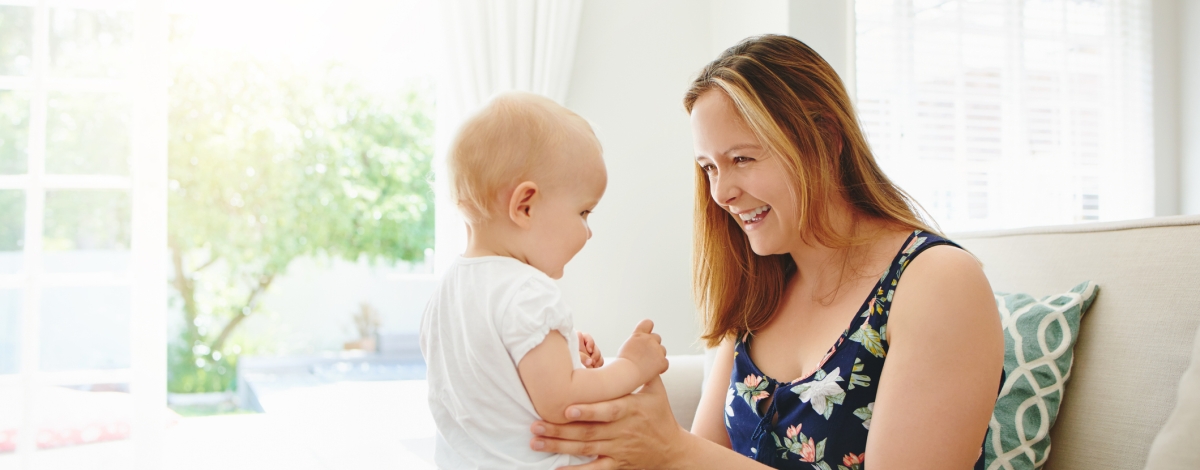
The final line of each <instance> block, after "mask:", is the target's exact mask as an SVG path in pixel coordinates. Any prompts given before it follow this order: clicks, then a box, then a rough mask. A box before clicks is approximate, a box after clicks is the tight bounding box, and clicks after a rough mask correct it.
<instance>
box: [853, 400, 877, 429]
mask: <svg viewBox="0 0 1200 470" xmlns="http://www.w3.org/2000/svg"><path fill="white" fill-rule="evenodd" d="M874 413H875V402H871V403H867V406H864V407H862V408H859V409H857V410H854V416H857V417H858V419H861V420H862V422H863V423H862V424H863V428H864V429H867V430H870V429H871V415H872V414H874Z"/></svg>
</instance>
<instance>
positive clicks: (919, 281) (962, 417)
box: [866, 246, 1004, 470]
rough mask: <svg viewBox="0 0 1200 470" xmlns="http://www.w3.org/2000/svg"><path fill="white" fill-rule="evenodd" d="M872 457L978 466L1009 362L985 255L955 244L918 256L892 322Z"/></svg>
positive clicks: (894, 463)
mask: <svg viewBox="0 0 1200 470" xmlns="http://www.w3.org/2000/svg"><path fill="white" fill-rule="evenodd" d="M887 334H888V342H889V343H890V345H889V348H888V353H887V361H886V362H885V363H884V366H883V372H882V373H881V376H880V378H879V390H878V392H877V396H876V401H875V407H874V413H873V416H872V419H871V433H870V434H869V437H868V438H867V451H866V454H867V461H868V462H870V464H869V465H870V468H871V469H872V470H892V469H917V468H919V469H962V468H971V466H972V465H973V464H974V462H975V461H976V459H978V457H979V452H980V451H981V448H980V446H981V445H982V444H983V438H984V435H985V434H986V432H987V426H988V420H989V419H990V418H991V415H992V408H993V407H994V406H995V403H996V393H997V390H998V389H999V387H1000V374H1001V370H1002V368H1003V365H1004V336H1003V331H1002V329H1001V325H1000V316H999V313H997V311H996V303H995V300H994V298H993V297H992V291H991V287H990V286H989V285H988V281H987V278H986V277H984V275H983V270H982V269H981V268H980V266H979V262H978V261H976V260H975V258H974V257H972V256H971V255H970V254H969V253H967V252H965V251H962V250H960V249H957V248H954V247H949V246H938V247H933V248H930V249H929V250H927V251H926V252H925V253H924V254H922V255H921V256H920V257H918V258H916V259H915V260H913V262H912V263H911V264H910V265H909V266H908V268H907V269H906V270H905V272H904V278H903V279H901V281H900V285H899V286H898V288H897V289H896V294H895V299H894V300H893V303H892V309H891V313H890V314H889V318H888V325H887Z"/></svg>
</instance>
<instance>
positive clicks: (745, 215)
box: [737, 206, 771, 227]
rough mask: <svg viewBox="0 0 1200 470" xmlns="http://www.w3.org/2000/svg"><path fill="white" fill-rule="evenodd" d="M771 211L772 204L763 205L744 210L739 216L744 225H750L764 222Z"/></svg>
mask: <svg viewBox="0 0 1200 470" xmlns="http://www.w3.org/2000/svg"><path fill="white" fill-rule="evenodd" d="M768 212H771V206H762V207H759V208H756V209H753V210H748V211H746V212H742V213H740V214H738V215H737V216H738V217H739V218H741V219H742V226H743V227H749V226H751V225H754V224H757V223H759V222H762V220H763V218H764V217H766V216H767V213H768Z"/></svg>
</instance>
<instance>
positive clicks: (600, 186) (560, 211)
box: [526, 152, 608, 279]
mask: <svg viewBox="0 0 1200 470" xmlns="http://www.w3.org/2000/svg"><path fill="white" fill-rule="evenodd" d="M561 175H562V176H561V177H562V178H563V179H564V181H556V182H554V183H553V184H551V185H547V186H546V189H545V191H546V192H545V193H543V194H542V196H543V197H542V198H541V204H540V207H536V208H534V209H533V217H532V218H531V230H530V232H529V237H530V239H529V240H527V242H528V243H527V244H526V246H527V247H528V254H527V258H526V259H527V261H528V262H529V264H530V265H532V266H533V267H535V268H538V269H539V270H541V271H542V272H544V273H546V275H547V276H550V277H551V278H554V279H559V278H561V277H562V275H563V266H566V264H567V262H568V261H571V258H573V257H575V254H576V253H579V250H581V249H583V245H584V244H586V243H587V241H588V239H589V238H592V229H591V228H590V227H588V221H587V219H588V213H590V212H591V211H592V209H594V208H595V207H596V204H598V203H599V202H600V197H601V196H603V195H604V188H605V187H606V186H607V185H608V174H607V173H606V171H605V169H604V161H603V160H602V159H601V157H600V154H599V153H598V152H594V155H589V156H588V158H586V159H583V161H582V162H580V164H578V165H572V168H570V169H567V170H565V171H563V172H562V173H561Z"/></svg>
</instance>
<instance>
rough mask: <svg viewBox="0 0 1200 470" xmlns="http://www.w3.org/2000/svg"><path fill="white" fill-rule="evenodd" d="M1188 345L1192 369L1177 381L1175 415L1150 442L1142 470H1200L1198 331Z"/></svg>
mask: <svg viewBox="0 0 1200 470" xmlns="http://www.w3.org/2000/svg"><path fill="white" fill-rule="evenodd" d="M1194 341H1195V343H1196V344H1194V345H1192V365H1191V366H1189V367H1188V369H1187V371H1186V372H1184V373H1183V379H1181V380H1180V381H1179V392H1178V393H1176V394H1175V411H1172V412H1171V417H1170V418H1167V423H1166V424H1164V425H1163V428H1162V431H1159V433H1158V437H1156V438H1154V444H1153V445H1151V446H1150V457H1149V458H1148V459H1147V460H1146V470H1196V469H1197V468H1200V331H1197V332H1196V339H1195V340H1194Z"/></svg>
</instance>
